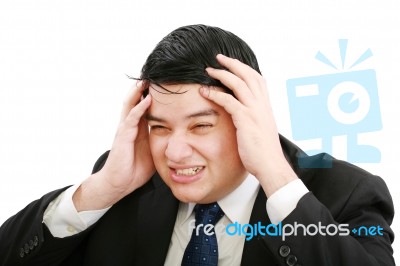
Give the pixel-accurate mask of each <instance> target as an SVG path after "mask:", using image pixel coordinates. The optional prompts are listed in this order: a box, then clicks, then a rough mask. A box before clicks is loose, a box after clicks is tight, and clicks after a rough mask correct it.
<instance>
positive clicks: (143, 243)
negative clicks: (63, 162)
mask: <svg viewBox="0 0 400 266" xmlns="http://www.w3.org/2000/svg"><path fill="white" fill-rule="evenodd" d="M140 80H141V81H140V82H137V84H136V86H134V88H133V89H132V90H131V91H130V93H129V95H128V97H127V99H126V102H125V104H124V107H123V110H122V114H121V121H120V124H119V126H118V130H117V133H116V136H115V140H114V143H113V146H112V148H111V150H110V152H107V153H105V154H104V155H102V156H101V157H100V158H99V160H98V161H97V162H96V164H95V166H94V169H93V174H92V175H91V176H90V177H88V178H87V179H86V180H85V181H84V182H83V183H82V184H80V185H77V186H72V187H70V188H64V189H61V190H57V191H54V192H51V193H49V194H47V195H45V196H44V197H43V198H41V199H40V200H38V201H35V202H33V203H31V204H30V205H28V206H27V207H26V208H25V209H24V210H22V211H21V212H19V213H18V214H16V215H15V216H13V217H11V218H10V219H9V220H8V221H6V222H5V223H4V224H3V226H2V227H1V229H0V238H1V241H0V254H1V256H0V257H1V259H0V262H1V265H181V264H182V265H217V263H218V265H335V266H336V265H394V260H393V257H392V253H393V252H392V249H391V243H392V241H393V238H394V236H393V232H392V230H391V229H390V224H391V221H392V219H393V214H394V210H393V203H392V200H391V197H390V194H389V192H388V189H387V187H386V185H385V183H384V182H383V180H382V179H380V178H379V177H376V176H373V175H371V174H369V173H367V172H365V171H363V170H361V169H359V168H357V167H355V166H352V165H350V164H348V163H346V162H343V161H338V160H335V159H333V158H332V157H330V156H328V155H326V154H320V155H316V156H312V157H307V156H306V155H305V154H304V153H303V152H302V151H301V150H300V149H299V148H298V147H296V146H295V145H294V144H292V143H290V142H289V141H288V140H286V139H285V138H283V137H281V136H279V134H278V131H277V128H276V124H275V120H274V117H273V114H272V110H271V106H270V101H269V97H268V91H267V88H266V84H265V81H264V79H263V78H262V76H261V74H260V70H259V68H258V64H257V60H256V57H255V55H254V53H253V52H252V51H251V49H250V48H249V47H248V46H247V44H246V43H245V42H243V41H242V40H241V39H240V38H238V37H237V36H235V35H233V34H232V33H230V32H227V31H224V30H222V29H219V28H216V27H209V26H204V25H192V26H187V27H182V28H179V29H177V30H175V31H173V32H172V33H170V34H169V35H167V36H166V37H165V38H164V39H163V40H162V41H161V42H160V43H159V44H158V45H157V46H156V48H155V49H154V50H153V52H152V53H151V54H150V55H149V57H148V59H147V61H146V63H145V64H144V66H143V69H142V74H141V77H140ZM299 158H302V162H301V166H305V165H308V164H309V165H314V166H315V165H320V166H321V168H304V167H300V166H299ZM326 162H329V163H330V164H331V167H329V168H326V167H322V166H324V165H325V163H326ZM205 214H206V215H207V216H206V215H205ZM245 224H251V225H258V226H259V228H261V230H258V229H256V233H257V234H254V237H251V238H250V237H249V238H248V240H246V239H245V238H246V236H249V233H250V230H251V228H250V227H249V226H247V231H246V230H243V231H242V230H239V231H238V226H239V225H245ZM271 224H273V225H275V224H277V225H276V226H275V227H272V226H269V227H268V230H267V229H266V228H267V226H268V225H271ZM296 224H297V225H299V228H298V229H299V233H298V235H297V236H296V235H294V234H292V235H289V234H288V235H286V237H285V238H283V237H281V235H280V234H278V235H277V236H273V230H272V231H271V230H270V229H271V228H275V229H276V228H279V225H293V226H294V225H296ZM300 225H302V226H303V227H302V228H303V231H307V229H310V228H311V229H312V228H316V226H319V228H322V231H321V230H320V231H318V232H315V230H308V232H307V233H308V234H310V235H312V236H310V235H308V236H305V235H304V234H303V233H302V232H303V231H301V230H302V229H301V228H300V227H301V226H300ZM221 226H222V228H226V229H228V228H230V229H229V230H217V228H218V227H219V228H221ZM262 226H265V227H262ZM342 226H348V227H346V228H348V229H353V228H359V227H360V226H365V227H366V228H367V227H368V228H375V229H372V231H374V232H375V234H372V235H369V236H366V234H359V233H357V232H356V233H354V232H350V230H347V231H345V232H343V231H340V232H339V231H338V228H339V229H340V228H343V227H342ZM232 228H233V229H234V230H233V231H232V230H231V229H232ZM252 228H255V227H252ZM280 230H282V229H280ZM235 231H236V233H237V234H236V235H235V236H231V234H234V233H235ZM239 232H242V234H239ZM253 232H255V231H253ZM267 232H269V234H267ZM271 232H272V233H271ZM275 232H277V231H275ZM346 232H347V234H346ZM340 233H343V234H340Z"/></svg>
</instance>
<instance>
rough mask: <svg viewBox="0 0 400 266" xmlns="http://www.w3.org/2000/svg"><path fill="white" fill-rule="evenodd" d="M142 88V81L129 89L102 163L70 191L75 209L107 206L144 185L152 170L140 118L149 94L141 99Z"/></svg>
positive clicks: (144, 124) (144, 125)
mask: <svg viewBox="0 0 400 266" xmlns="http://www.w3.org/2000/svg"><path fill="white" fill-rule="evenodd" d="M144 88H145V84H144V83H143V82H138V83H137V84H136V86H134V87H133V88H132V89H131V91H130V92H129V94H128V96H127V98H126V100H125V103H124V107H123V109H122V113H121V120H120V123H119V126H118V130H117V133H116V136H115V139H114V143H113V145H112V148H111V151H110V154H109V156H108V159H107V161H106V163H105V165H104V167H103V168H102V169H101V170H100V171H99V172H97V173H95V174H93V175H91V176H90V177H89V178H87V179H86V180H85V181H84V182H83V183H82V184H81V186H80V187H79V188H78V189H77V191H76V192H75V194H74V195H73V198H72V199H73V202H74V204H75V207H76V209H77V211H78V212H79V211H85V210H98V209H104V208H106V207H109V206H111V205H113V204H115V203H116V202H118V201H119V200H120V199H122V198H123V197H125V196H126V195H128V194H129V193H131V192H132V191H134V190H136V189H137V188H139V187H141V186H142V185H144V184H145V183H146V182H147V181H148V180H149V179H150V177H151V176H152V175H153V174H154V172H155V167H154V163H153V159H152V156H151V153H150V146H149V135H148V128H147V123H146V121H144V119H143V114H144V113H145V112H146V110H147V108H149V106H150V104H151V96H150V94H149V95H147V97H146V98H144V99H143V100H141V96H142V93H143V90H144Z"/></svg>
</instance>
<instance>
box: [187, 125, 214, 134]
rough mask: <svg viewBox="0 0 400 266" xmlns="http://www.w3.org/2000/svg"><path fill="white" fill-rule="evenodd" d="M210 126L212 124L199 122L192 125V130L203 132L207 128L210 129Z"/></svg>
mask: <svg viewBox="0 0 400 266" xmlns="http://www.w3.org/2000/svg"><path fill="white" fill-rule="evenodd" d="M212 127H213V125H212V124H208V123H201V124H196V125H194V127H193V129H192V130H194V131H196V132H200V133H204V132H207V131H208V130H210V129H211V128H212Z"/></svg>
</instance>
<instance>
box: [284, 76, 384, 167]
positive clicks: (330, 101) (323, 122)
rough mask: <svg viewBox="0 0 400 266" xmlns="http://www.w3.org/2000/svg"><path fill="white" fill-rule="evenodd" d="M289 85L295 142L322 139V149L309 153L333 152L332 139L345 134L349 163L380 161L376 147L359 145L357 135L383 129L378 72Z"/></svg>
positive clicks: (296, 81) (294, 81) (297, 80)
mask: <svg viewBox="0 0 400 266" xmlns="http://www.w3.org/2000/svg"><path fill="white" fill-rule="evenodd" d="M286 86H287V94H288V101H289V111H290V116H291V126H292V134H293V139H294V140H310V139H322V148H321V150H320V151H316V150H314V151H309V153H316V152H321V151H322V152H327V153H331V151H332V137H334V136H342V135H346V136H347V146H348V147H347V160H348V161H350V162H379V161H380V157H381V156H380V151H379V150H378V149H377V148H375V147H373V146H369V145H359V144H358V143H357V134H358V133H363V132H374V131H378V130H380V129H382V120H381V114H380V107H379V97H378V88H377V82H376V73H375V70H373V69H368V70H360V71H350V72H341V73H335V74H326V75H320V76H310V77H302V78H294V79H289V80H287V82H286Z"/></svg>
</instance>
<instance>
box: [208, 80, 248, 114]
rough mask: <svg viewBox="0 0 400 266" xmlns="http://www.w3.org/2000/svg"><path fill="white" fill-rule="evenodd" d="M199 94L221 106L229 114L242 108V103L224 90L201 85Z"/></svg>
mask: <svg viewBox="0 0 400 266" xmlns="http://www.w3.org/2000/svg"><path fill="white" fill-rule="evenodd" d="M200 94H201V95H202V96H203V97H205V98H206V99H209V100H211V101H213V102H214V103H216V104H218V105H220V106H222V107H223V108H224V109H225V110H226V111H227V112H228V113H229V114H230V115H231V116H234V115H236V114H237V112H238V111H239V110H241V109H242V108H243V105H242V104H241V103H240V102H239V101H238V100H236V99H235V98H234V97H233V96H232V95H230V94H228V93H226V92H222V91H217V90H210V89H209V88H208V87H201V88H200Z"/></svg>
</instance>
